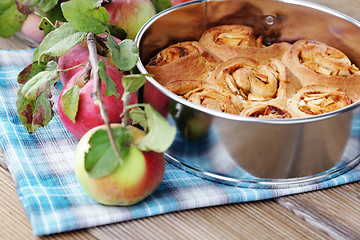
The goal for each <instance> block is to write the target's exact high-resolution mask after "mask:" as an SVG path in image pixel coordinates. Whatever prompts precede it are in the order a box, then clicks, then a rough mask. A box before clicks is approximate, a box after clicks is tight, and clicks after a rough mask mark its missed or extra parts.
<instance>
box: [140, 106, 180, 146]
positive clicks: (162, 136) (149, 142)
mask: <svg viewBox="0 0 360 240" xmlns="http://www.w3.org/2000/svg"><path fill="white" fill-rule="evenodd" d="M145 116H146V119H147V124H148V130H149V131H148V133H147V134H146V136H145V137H144V138H143V139H142V140H141V141H140V143H139V145H138V148H139V149H140V150H142V151H155V152H165V151H166V150H167V149H168V148H169V147H170V146H171V144H172V142H173V141H174V139H175V134H176V129H175V127H174V126H171V125H170V124H169V122H168V121H167V120H166V119H165V118H164V117H163V116H162V115H160V114H159V113H158V112H157V111H156V110H155V109H154V108H153V107H152V106H151V105H150V104H145Z"/></svg>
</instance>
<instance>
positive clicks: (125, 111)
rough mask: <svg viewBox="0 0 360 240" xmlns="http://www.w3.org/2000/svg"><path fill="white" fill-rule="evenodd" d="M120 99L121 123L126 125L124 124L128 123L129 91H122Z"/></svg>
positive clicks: (127, 124)
mask: <svg viewBox="0 0 360 240" xmlns="http://www.w3.org/2000/svg"><path fill="white" fill-rule="evenodd" d="M122 101H123V119H122V123H123V125H124V126H125V127H126V126H129V125H130V112H129V109H128V106H129V104H130V94H129V92H124V93H123V96H122Z"/></svg>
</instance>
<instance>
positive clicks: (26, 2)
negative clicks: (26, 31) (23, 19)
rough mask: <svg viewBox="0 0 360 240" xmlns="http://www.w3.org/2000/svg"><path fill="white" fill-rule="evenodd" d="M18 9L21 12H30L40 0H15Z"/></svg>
mask: <svg viewBox="0 0 360 240" xmlns="http://www.w3.org/2000/svg"><path fill="white" fill-rule="evenodd" d="M14 2H16V5H17V8H18V10H19V11H20V12H21V13H23V14H31V13H33V12H34V11H35V7H36V6H37V5H38V4H39V2H40V0H16V1H14Z"/></svg>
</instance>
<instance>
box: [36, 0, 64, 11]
mask: <svg viewBox="0 0 360 240" xmlns="http://www.w3.org/2000/svg"><path fill="white" fill-rule="evenodd" d="M58 2H59V0H41V1H40V2H39V4H38V8H37V10H39V9H40V10H41V11H42V12H49V11H51V10H52V9H53V8H54V7H55V6H56V5H57V4H58Z"/></svg>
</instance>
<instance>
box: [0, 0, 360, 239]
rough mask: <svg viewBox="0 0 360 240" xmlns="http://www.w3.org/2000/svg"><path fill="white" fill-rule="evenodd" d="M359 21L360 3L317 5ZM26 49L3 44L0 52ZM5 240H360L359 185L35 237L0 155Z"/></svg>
mask: <svg viewBox="0 0 360 240" xmlns="http://www.w3.org/2000/svg"><path fill="white" fill-rule="evenodd" d="M312 2H316V3H319V4H322V5H324V6H328V7H331V8H334V9H337V10H339V11H340V12H343V13H346V14H349V15H350V16H352V17H354V18H356V19H360V12H359V9H360V1H359V0H344V1H338V0H332V1H327V0H313V1H312ZM4 48H11V49H24V48H27V46H26V45H25V44H24V43H22V42H21V41H19V40H18V39H17V38H15V37H12V38H10V39H2V38H0V49H4ZM0 166H2V167H0V204H1V207H0V215H1V218H0V229H1V231H0V239H15V240H16V239H90V240H92V239H104V240H107V239H109V240H113V239H360V231H359V229H360V220H359V219H360V218H359V216H360V183H359V182H356V183H352V184H347V185H344V186H339V187H335V188H330V189H325V190H320V191H314V192H310V193H303V194H297V195H292V196H287V197H281V198H277V199H274V200H267V201H257V202H249V203H240V204H231V205H224V206H217V207H209V208H201V209H193V210H187V211H181V212H174V213H169V214H164V215H159V216H154V217H149V218H143V219H137V220H132V221H127V222H122V223H116V224H109V225H105V226H99V227H94V228H89V229H83V230H78V231H72V232H66V233H60V234H55V235H50V236H43V237H34V236H33V233H32V230H31V227H30V224H29V220H28V218H27V216H26V213H25V211H24V209H23V207H22V205H21V203H20V200H19V198H18V196H17V193H16V189H15V186H14V183H13V181H12V179H11V177H10V174H9V172H8V171H7V170H6V165H5V163H4V157H3V155H2V153H1V151H0Z"/></svg>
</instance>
